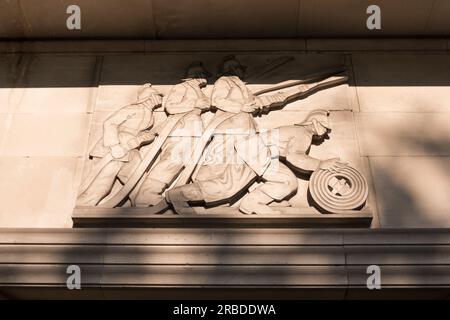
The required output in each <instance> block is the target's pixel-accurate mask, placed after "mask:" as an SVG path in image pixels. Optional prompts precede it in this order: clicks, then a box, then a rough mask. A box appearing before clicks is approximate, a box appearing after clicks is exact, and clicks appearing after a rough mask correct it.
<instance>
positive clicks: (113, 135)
mask: <svg viewBox="0 0 450 320" xmlns="http://www.w3.org/2000/svg"><path fill="white" fill-rule="evenodd" d="M136 114H137V112H136V110H133V109H131V108H129V107H123V108H121V109H119V110H117V111H116V112H115V113H113V114H112V115H111V116H110V117H109V118H108V119H106V120H105V122H104V123H103V144H104V146H105V147H112V146H115V145H117V144H119V143H120V141H119V126H120V125H121V124H122V123H124V122H125V121H127V120H128V119H129V118H131V117H134V116H135V115H136Z"/></svg>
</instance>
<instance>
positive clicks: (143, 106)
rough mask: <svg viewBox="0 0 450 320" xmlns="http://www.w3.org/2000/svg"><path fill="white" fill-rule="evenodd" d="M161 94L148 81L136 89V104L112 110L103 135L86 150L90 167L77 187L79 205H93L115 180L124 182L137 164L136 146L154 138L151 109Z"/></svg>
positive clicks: (105, 194)
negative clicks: (151, 131)
mask: <svg viewBox="0 0 450 320" xmlns="http://www.w3.org/2000/svg"><path fill="white" fill-rule="evenodd" d="M161 99H162V98H161V95H160V94H159V93H158V92H157V91H156V90H155V89H154V88H152V86H151V85H150V84H145V85H143V86H142V87H141V88H139V90H138V98H137V101H136V102H135V103H132V104H130V105H128V106H125V107H123V108H121V109H119V110H118V111H116V112H115V113H113V114H112V115H111V116H110V117H109V118H108V119H106V120H105V122H104V124H103V137H102V138H101V139H100V140H99V141H98V142H97V144H96V145H95V146H94V148H93V149H92V151H91V152H90V153H89V156H90V158H91V161H93V166H92V168H91V172H90V173H89V175H88V176H87V178H86V179H85V180H84V181H83V183H82V185H81V187H80V195H79V196H78V199H77V205H78V206H96V205H97V204H98V203H99V202H100V201H101V200H102V199H103V198H105V197H106V196H107V195H108V194H109V193H110V192H111V189H112V186H113V184H114V182H115V180H116V179H119V181H120V182H121V183H126V181H127V180H128V177H129V175H130V174H131V173H132V172H133V171H134V169H135V168H136V166H137V165H138V164H139V163H140V161H141V157H140V154H139V151H138V150H137V148H139V147H140V146H141V145H142V144H144V143H146V142H149V141H151V140H152V139H153V137H154V136H153V135H152V134H149V132H148V130H147V129H149V128H151V127H152V126H153V122H154V119H153V110H154V109H155V108H157V107H159V106H160V105H161Z"/></svg>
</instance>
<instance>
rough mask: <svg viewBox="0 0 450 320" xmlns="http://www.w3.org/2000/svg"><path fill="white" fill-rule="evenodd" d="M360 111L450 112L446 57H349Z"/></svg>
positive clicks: (388, 55)
mask: <svg viewBox="0 0 450 320" xmlns="http://www.w3.org/2000/svg"><path fill="white" fill-rule="evenodd" d="M352 64H353V69H354V73H355V81H356V85H357V91H358V99H359V103H360V108H361V111H363V112H447V111H450V95H449V85H450V73H449V72H448V66H449V65H450V55H447V54H400V53H399V54H385V53H381V54H352Z"/></svg>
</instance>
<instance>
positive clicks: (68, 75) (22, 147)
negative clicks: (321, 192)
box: [0, 40, 450, 228]
mask: <svg viewBox="0 0 450 320" xmlns="http://www.w3.org/2000/svg"><path fill="white" fill-rule="evenodd" d="M373 41H374V40H373ZM373 41H372V42H365V41H364V40H355V41H347V42H345V40H342V41H339V40H328V41H327V40H315V41H309V40H308V41H289V40H286V41H283V40H276V41H273V42H268V41H263V42H259V41H242V42H239V41H237V42H233V41H230V42H229V43H225V42H214V41H212V42H208V41H201V42H195V41H191V42H189V41H179V42H177V41H174V42H163V43H159V42H151V41H146V42H144V41H142V42H140V41H136V42H133V41H131V42H126V41H122V42H121V41H118V42H106V41H104V42H101V41H99V42H95V41H93V42H79V43H77V42H72V43H69V42H66V43H64V42H61V43H41V44H39V43H19V42H17V43H1V44H0V49H1V50H2V52H3V53H2V54H1V55H0V177H1V179H0V201H1V206H0V227H15V228H24V227H38V228H41V227H42V228H60V227H62V228H70V227H72V220H71V215H72V210H73V208H74V206H75V198H76V195H77V190H78V186H79V184H80V182H81V179H82V172H83V167H84V162H85V158H86V155H87V152H88V150H89V149H90V148H91V147H92V145H93V144H94V143H95V142H96V141H97V139H98V137H99V135H100V134H101V124H102V121H103V120H104V119H105V118H106V117H107V116H108V115H109V114H110V112H112V111H114V110H115V109H117V108H119V107H121V106H123V105H125V104H127V103H130V102H132V101H133V99H134V98H135V94H136V89H137V87H138V86H139V85H141V84H143V83H146V82H150V83H152V84H153V85H154V86H155V87H156V88H157V89H158V90H160V91H161V92H162V93H167V90H168V89H169V88H170V85H173V84H175V83H177V82H178V81H179V80H180V79H181V78H182V77H183V73H184V71H185V69H186V67H187V65H188V64H189V63H190V62H192V61H194V60H201V61H203V62H204V65H205V67H206V68H207V69H208V70H209V71H211V72H212V73H213V74H215V72H216V70H217V65H218V63H219V62H220V61H221V59H222V57H223V56H225V55H226V54H229V53H234V54H236V56H237V58H238V59H239V60H241V62H242V63H243V64H245V65H247V66H248V67H249V72H251V71H252V69H253V70H258V67H260V66H261V65H264V64H265V63H267V61H270V59H272V58H275V57H280V56H293V57H294V58H295V60H294V61H292V62H290V63H288V64H286V65H284V66H282V67H280V68H279V69H277V70H276V71H274V72H272V73H269V74H267V75H263V76H261V77H259V78H258V79H257V81H254V82H251V83H249V87H250V88H251V89H255V90H256V89H257V88H259V87H260V86H263V85H267V84H273V83H276V82H280V81H284V80H288V79H296V78H298V77H299V76H301V75H305V74H308V73H313V72H317V71H320V70H321V69H323V68H327V67H331V66H335V65H340V64H345V65H346V66H347V69H348V72H349V76H350V81H349V84H348V85H347V84H346V85H341V86H338V87H336V88H332V89H328V90H326V91H322V92H319V93H317V94H314V95H313V96H311V97H309V98H308V99H305V100H301V101H296V102H294V103H292V104H290V105H289V106H287V107H285V108H284V109H283V110H279V111H274V112H272V113H270V114H268V115H264V116H262V117H260V118H258V119H257V121H258V123H259V125H260V127H261V128H273V127H277V126H281V125H286V124H292V123H293V122H294V121H299V120H301V119H302V118H303V117H304V116H305V115H306V113H307V111H308V110H312V109H315V108H324V109H328V110H330V111H331V121H332V126H333V131H332V134H331V139H330V140H329V141H326V142H325V143H324V145H322V146H320V147H316V148H313V149H312V151H311V154H312V155H316V156H317V157H333V156H340V157H341V158H342V159H343V160H346V161H348V162H350V163H351V164H352V165H354V166H355V167H356V168H357V169H359V170H361V171H362V172H363V174H364V176H365V177H366V178H367V179H368V182H369V185H370V198H369V205H370V207H371V208H372V210H373V212H374V220H373V224H372V227H373V228H378V227H381V228H393V227H395V228H402V227H404V228H407V227H420V228H425V227H450V201H449V197H448V194H450V186H449V181H450V161H449V160H450V126H449V123H450V72H449V71H450V54H449V52H448V51H447V48H448V43H447V41H446V40H430V41H426V40H424V41H422V42H420V41H416V40H411V41H408V40H404V41H403V42H402V41H400V42H390V41H389V40H387V41H380V42H378V44H377V43H376V42H373ZM210 88H211V84H210V85H209V87H208V88H207V90H210ZM164 117H165V115H164V114H163V113H161V112H159V114H158V116H157V119H159V121H162V120H163V119H164ZM205 117H208V115H205ZM305 191H306V185H300V190H299V196H298V197H297V196H296V197H294V199H292V200H291V201H292V203H294V204H301V202H302V201H303V200H302V199H301V198H300V195H301V194H304V192H305Z"/></svg>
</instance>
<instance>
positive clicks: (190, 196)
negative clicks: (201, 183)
mask: <svg viewBox="0 0 450 320" xmlns="http://www.w3.org/2000/svg"><path fill="white" fill-rule="evenodd" d="M201 200H203V196H202V193H201V190H200V188H199V187H198V186H197V185H196V184H195V183H192V184H186V185H184V186H181V187H177V188H173V189H171V190H169V191H167V192H166V201H167V202H169V203H171V204H172V206H173V209H174V210H175V212H176V213H178V214H196V212H195V210H194V209H193V208H192V207H191V206H190V205H189V201H201Z"/></svg>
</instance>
